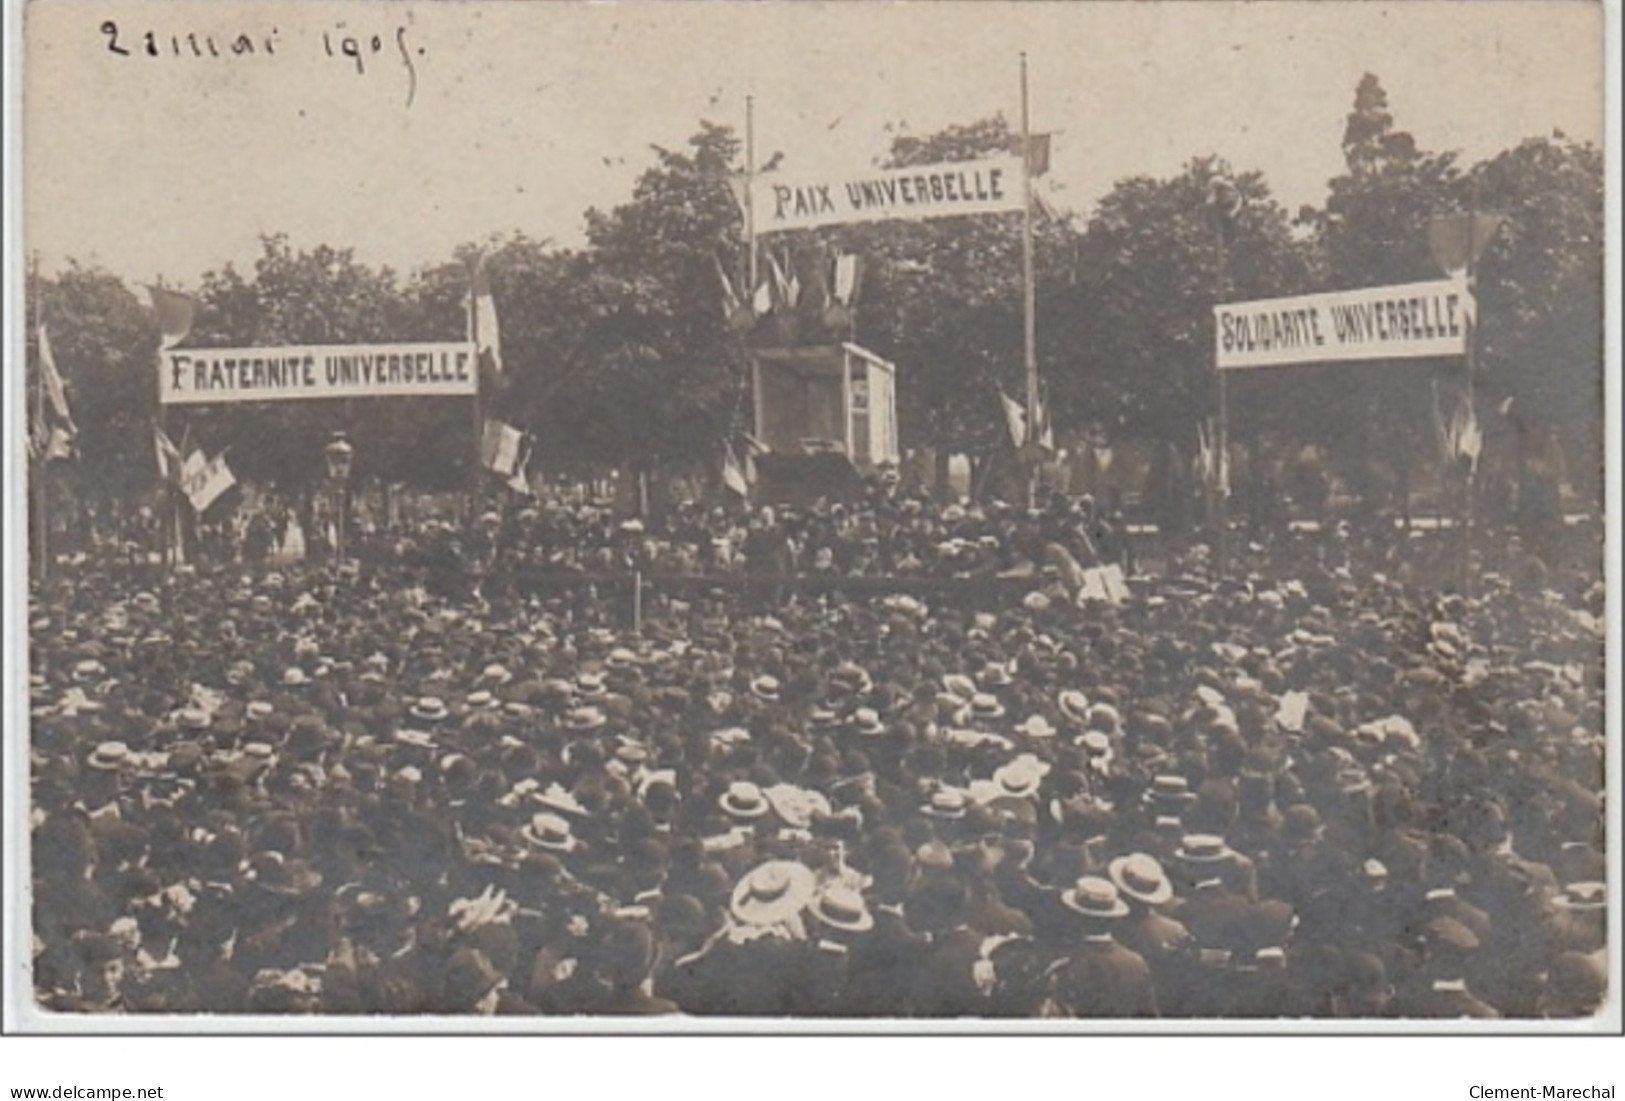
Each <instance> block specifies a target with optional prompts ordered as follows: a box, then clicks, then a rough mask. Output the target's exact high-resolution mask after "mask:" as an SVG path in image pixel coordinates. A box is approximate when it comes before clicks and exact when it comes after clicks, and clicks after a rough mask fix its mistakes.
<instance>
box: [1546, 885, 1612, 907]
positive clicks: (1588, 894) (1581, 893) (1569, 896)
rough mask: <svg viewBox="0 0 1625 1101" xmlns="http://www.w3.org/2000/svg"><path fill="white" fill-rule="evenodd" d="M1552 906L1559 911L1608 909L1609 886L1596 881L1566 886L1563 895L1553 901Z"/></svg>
mask: <svg viewBox="0 0 1625 1101" xmlns="http://www.w3.org/2000/svg"><path fill="white" fill-rule="evenodd" d="M1552 905H1553V906H1555V907H1557V908H1558V909H1559V910H1569V911H1580V912H1584V911H1592V910H1604V909H1607V907H1608V885H1607V884H1606V883H1600V882H1596V881H1586V882H1583V883H1569V884H1566V885H1565V886H1564V887H1563V893H1562V894H1560V895H1558V896H1557V897H1556V898H1554V899H1552Z"/></svg>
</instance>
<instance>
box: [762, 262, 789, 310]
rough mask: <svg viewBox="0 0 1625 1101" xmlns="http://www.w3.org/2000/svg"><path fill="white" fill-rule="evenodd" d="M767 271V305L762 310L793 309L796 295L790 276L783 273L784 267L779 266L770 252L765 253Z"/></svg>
mask: <svg viewBox="0 0 1625 1101" xmlns="http://www.w3.org/2000/svg"><path fill="white" fill-rule="evenodd" d="M767 273H768V279H767V285H768V288H769V290H768V302H769V306H768V309H767V310H766V311H764V312H768V313H771V312H773V311H775V310H793V309H795V308H796V297H795V293H794V288H793V286H792V284H791V280H790V277H789V276H787V275H785V274H784V269H783V268H782V267H780V266H779V260H778V257H776V256H774V255H773V254H772V253H771V252H769V253H768V254H767Z"/></svg>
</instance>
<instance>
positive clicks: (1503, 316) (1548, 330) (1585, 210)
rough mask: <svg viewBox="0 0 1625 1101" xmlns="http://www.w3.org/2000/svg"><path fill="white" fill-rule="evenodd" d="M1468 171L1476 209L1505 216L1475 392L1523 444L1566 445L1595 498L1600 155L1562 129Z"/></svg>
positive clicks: (1480, 284) (1483, 303) (1484, 289)
mask: <svg viewBox="0 0 1625 1101" xmlns="http://www.w3.org/2000/svg"><path fill="white" fill-rule="evenodd" d="M1469 178H1470V184H1471V189H1472V193H1473V194H1474V196H1476V202H1477V204H1478V205H1479V207H1480V208H1481V209H1484V210H1487V211H1492V212H1494V213H1496V214H1498V215H1500V216H1502V218H1503V219H1504V220H1503V221H1502V223H1501V227H1500V230H1499V232H1498V233H1497V235H1496V237H1495V239H1494V240H1493V241H1492V242H1491V243H1490V244H1489V246H1488V247H1487V248H1486V250H1485V252H1484V254H1483V256H1481V257H1480V259H1479V264H1478V270H1477V273H1476V274H1477V278H1476V282H1477V288H1478V305H1479V340H1478V364H1479V375H1480V384H1479V389H1480V392H1481V393H1483V394H1484V396H1485V398H1486V399H1487V401H1488V403H1490V404H1492V405H1493V406H1494V407H1495V408H1497V409H1501V408H1506V409H1507V412H1508V417H1507V418H1502V419H1503V420H1507V421H1509V428H1511V429H1514V430H1519V429H1521V434H1522V435H1523V436H1524V437H1525V439H1524V440H1523V442H1524V443H1525V444H1526V445H1527V446H1528V447H1530V448H1534V447H1536V446H1538V443H1537V441H1538V439H1550V438H1556V439H1559V440H1561V441H1563V450H1564V451H1566V452H1567V456H1568V462H1567V464H1566V465H1567V467H1568V470H1567V473H1568V476H1569V479H1570V480H1571V481H1572V482H1573V484H1574V485H1575V488H1576V490H1577V491H1578V492H1580V493H1581V494H1582V496H1585V497H1588V498H1593V499H1595V498H1596V497H1597V495H1598V494H1599V493H1600V490H1601V473H1602V427H1603V419H1602V408H1603V404H1602V403H1603V394H1602V364H1603V354H1602V334H1603V241H1604V239H1605V238H1604V232H1605V231H1604V224H1603V162H1602V155H1601V153H1600V152H1599V151H1598V150H1597V148H1596V147H1595V146H1592V145H1589V144H1583V143H1578V142H1573V141H1570V140H1567V139H1565V138H1564V137H1563V136H1562V135H1561V134H1558V135H1554V136H1552V137H1550V138H1531V139H1529V140H1527V141H1524V142H1522V143H1521V144H1519V145H1518V146H1516V147H1515V148H1512V149H1509V150H1506V151H1505V152H1503V153H1501V154H1499V155H1498V156H1495V157H1493V158H1491V159H1489V160H1487V161H1484V162H1483V163H1481V164H1478V165H1475V166H1474V167H1473V169H1472V171H1471V173H1470V177H1469ZM1509 401H1510V402H1511V404H1510V405H1509V404H1508V402H1509ZM1515 465H1516V466H1519V467H1521V465H1522V462H1521V459H1520V460H1519V461H1518V462H1517V463H1516V464H1515ZM1517 473H1521V470H1519V471H1517Z"/></svg>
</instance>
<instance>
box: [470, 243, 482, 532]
mask: <svg viewBox="0 0 1625 1101" xmlns="http://www.w3.org/2000/svg"><path fill="white" fill-rule="evenodd" d="M483 259H484V258H483V257H475V259H474V267H473V268H471V269H470V270H469V273H468V338H469V342H470V343H471V344H473V346H474V397H473V398H472V400H471V401H470V402H469V419H470V427H469V445H468V450H469V459H470V462H469V465H468V516H469V518H472V517H474V516H475V515H477V513H476V511H475V510H476V509H477V508H478V505H479V501H478V499H477V498H478V495H479V486H480V458H481V455H480V437H481V435H482V434H483V432H484V429H485V425H484V424H483V423H482V421H483V418H482V417H481V415H480V414H481V408H480V386H481V384H482V382H483V379H482V376H483V375H484V374H485V370H484V363H483V362H482V361H481V359H480V307H479V302H478V301H477V300H476V298H475V293H474V292H475V274H476V272H477V271H478V269H479V265H480V263H481V262H482V261H483Z"/></svg>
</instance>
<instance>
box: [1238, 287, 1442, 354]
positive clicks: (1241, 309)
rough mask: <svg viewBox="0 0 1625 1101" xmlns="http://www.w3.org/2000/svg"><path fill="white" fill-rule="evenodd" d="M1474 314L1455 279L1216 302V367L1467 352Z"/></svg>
mask: <svg viewBox="0 0 1625 1101" xmlns="http://www.w3.org/2000/svg"><path fill="white" fill-rule="evenodd" d="M1471 316H1472V294H1471V292H1470V291H1469V290H1468V288H1467V284H1466V282H1465V281H1464V280H1459V279H1443V280H1435V281H1432V282H1427V283H1405V284H1401V285H1399V286H1393V287H1364V288H1361V289H1358V290H1347V291H1334V292H1332V293H1330V294H1308V295H1301V296H1299V297H1296V298H1271V299H1265V300H1262V301H1258V302H1228V303H1225V304H1224V305H1220V306H1215V307H1213V318H1214V322H1215V325H1214V338H1215V340H1216V341H1217V356H1218V364H1219V368H1220V369H1221V370H1226V369H1237V368H1246V367H1284V366H1288V365H1291V364H1300V363H1338V362H1349V361H1356V360H1368V359H1411V358H1417V357H1423V356H1459V355H1464V354H1465V353H1466V351H1467V331H1468V328H1469V324H1470V319H1471Z"/></svg>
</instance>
